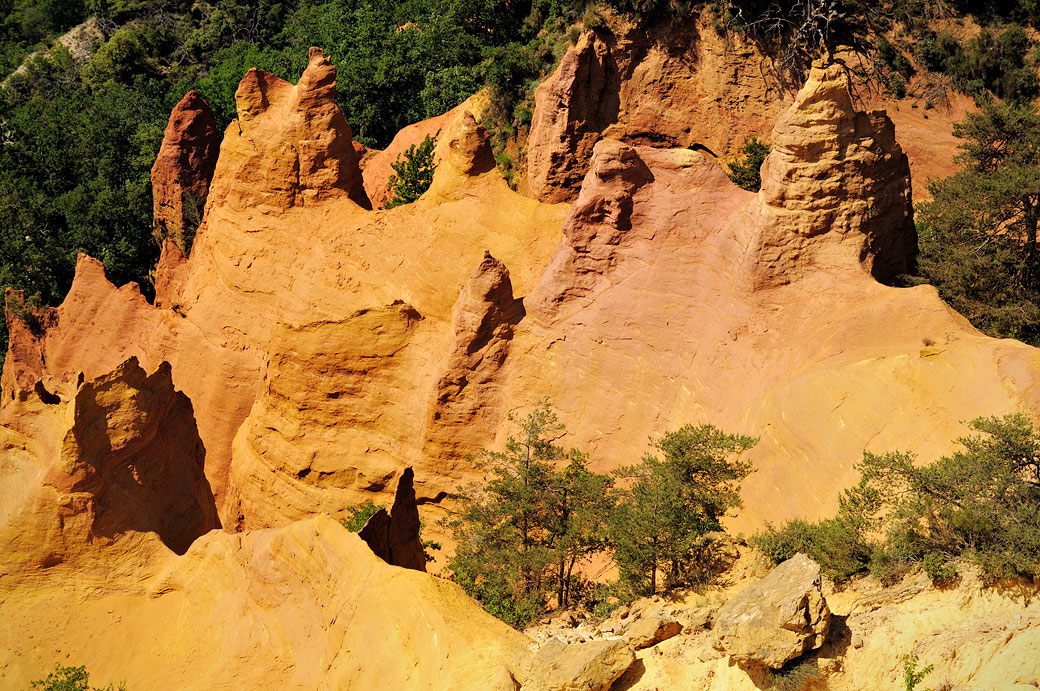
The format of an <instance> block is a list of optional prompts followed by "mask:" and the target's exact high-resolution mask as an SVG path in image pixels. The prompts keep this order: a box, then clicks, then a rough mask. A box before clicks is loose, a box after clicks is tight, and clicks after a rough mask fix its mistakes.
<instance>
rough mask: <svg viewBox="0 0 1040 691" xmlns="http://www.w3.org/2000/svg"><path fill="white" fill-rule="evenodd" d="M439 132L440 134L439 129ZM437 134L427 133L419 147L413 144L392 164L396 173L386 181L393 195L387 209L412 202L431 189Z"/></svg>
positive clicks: (387, 187) (434, 167)
mask: <svg viewBox="0 0 1040 691" xmlns="http://www.w3.org/2000/svg"><path fill="white" fill-rule="evenodd" d="M437 134H440V131H439V130H438V132H437ZM437 134H435V135H433V136H432V137H431V136H430V135H426V137H425V138H424V139H423V140H422V141H421V142H420V143H419V146H418V147H417V146H416V145H415V144H412V145H411V146H409V147H408V149H407V151H405V152H404V153H403V154H401V155H400V156H398V157H397V160H396V161H394V162H393V163H391V164H390V165H391V166H392V167H393V169H394V174H393V175H391V176H390V179H389V180H388V181H387V183H386V189H387V190H388V191H389V192H391V194H392V195H393V196H392V197H391V199H390V201H389V202H387V203H386V208H387V209H392V208H394V207H395V206H401V205H403V204H411V203H412V202H414V201H415V200H416V199H418V198H419V197H421V196H422V195H423V192H425V191H426V190H428V189H430V185H432V184H433V171H434V170H435V169H436V166H435V165H434V164H433V149H434V147H435V146H436V144H437V139H436V137H437Z"/></svg>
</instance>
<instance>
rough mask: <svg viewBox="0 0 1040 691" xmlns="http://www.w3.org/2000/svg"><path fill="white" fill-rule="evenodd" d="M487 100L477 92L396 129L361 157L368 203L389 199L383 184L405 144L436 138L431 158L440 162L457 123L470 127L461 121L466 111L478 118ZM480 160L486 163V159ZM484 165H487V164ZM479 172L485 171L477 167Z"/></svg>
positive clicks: (472, 118) (378, 205)
mask: <svg viewBox="0 0 1040 691" xmlns="http://www.w3.org/2000/svg"><path fill="white" fill-rule="evenodd" d="M488 101H489V96H488V94H487V92H486V91H480V92H477V93H476V94H473V95H472V96H470V97H469V98H468V99H466V100H465V101H464V102H463V103H460V104H459V105H457V106H455V107H454V108H452V109H451V110H449V111H448V112H447V113H444V114H443V115H438V116H437V117H433V118H430V119H429V120H423V121H422V122H417V123H415V124H414V125H409V126H408V127H405V128H404V129H403V130H401V131H400V132H398V133H397V136H395V137H394V139H393V141H392V142H390V144H389V146H387V147H386V148H385V149H383V150H382V151H379V152H376V153H375V154H373V155H372V156H370V157H369V158H368V159H367V160H366V161H365V166H364V176H365V192H366V194H367V195H368V198H369V199H370V200H371V201H372V206H373V207H374V208H376V209H381V208H383V206H385V205H386V203H387V202H388V201H390V194H389V193H388V192H387V189H386V186H387V183H388V181H389V180H390V176H391V175H393V174H394V169H393V167H392V166H391V164H392V163H395V162H396V161H397V159H398V158H399V157H400V156H401V155H402V154H404V153H405V152H406V151H407V150H408V147H410V146H418V145H419V144H420V143H421V142H422V141H423V139H425V138H426V137H427V136H429V137H433V138H434V139H436V140H437V147H436V149H435V151H434V162H435V163H437V164H440V163H441V162H442V161H443V160H444V156H445V154H446V153H447V149H448V146H449V142H450V140H451V139H452V137H453V135H455V134H456V133H457V132H458V131H459V129H460V127H462V128H471V127H472V125H467V124H464V123H463V122H462V121H463V120H464V119H465V118H467V115H468V118H469V121H470V122H475V121H476V120H479V119H480V118H481V117H482V116H483V114H484V111H485V110H486V109H487V107H488ZM488 153H489V154H490V147H488ZM482 162H483V163H487V161H482ZM490 164H491V165H494V159H493V158H492V159H491V160H490ZM488 168H489V169H490V166H488ZM480 172H487V171H485V170H481V171H480Z"/></svg>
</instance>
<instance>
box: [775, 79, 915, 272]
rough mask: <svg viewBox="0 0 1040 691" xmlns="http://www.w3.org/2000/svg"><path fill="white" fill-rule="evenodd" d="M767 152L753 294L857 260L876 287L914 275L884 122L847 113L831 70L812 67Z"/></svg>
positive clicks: (901, 173) (908, 226)
mask: <svg viewBox="0 0 1040 691" xmlns="http://www.w3.org/2000/svg"><path fill="white" fill-rule="evenodd" d="M772 143H773V150H772V152H771V153H770V154H769V156H768V157H767V158H766V162H765V163H764V164H763V166H762V194H761V199H762V215H763V219H762V221H763V225H764V228H763V231H762V237H761V239H760V241H759V248H758V253H759V269H758V283H759V285H763V286H774V285H778V284H780V283H785V282H788V281H790V280H793V279H794V278H796V277H797V276H799V275H800V274H802V273H804V272H806V271H811V270H813V267H814V265H818V266H820V267H824V266H826V265H828V264H831V265H833V264H838V263H842V264H847V263H848V260H849V259H853V260H854V259H857V258H858V259H859V260H860V261H862V262H863V263H864V264H865V265H866V266H867V268H868V269H869V270H870V272H871V273H872V274H873V276H874V277H875V278H876V279H878V280H879V281H882V282H885V281H891V280H893V279H895V278H896V277H897V276H899V275H901V274H907V273H911V272H912V271H913V270H914V267H915V266H916V259H917V232H916V231H915V229H914V225H913V206H912V204H911V201H910V168H909V164H908V163H907V158H906V156H905V155H904V154H903V152H902V150H901V149H900V148H899V144H898V143H897V142H896V139H895V129H894V127H893V126H892V121H891V120H889V119H888V116H886V115H885V114H884V113H883V112H873V113H861V112H858V111H857V110H856V109H855V107H854V106H853V104H852V97H851V95H850V94H849V82H848V77H847V75H846V73H845V71H844V69H843V67H842V66H841V65H839V64H830V65H824V63H822V62H817V63H816V64H814V65H813V68H812V71H811V72H810V74H809V79H808V81H807V82H806V84H805V86H803V87H802V90H801V91H800V92H799V93H798V97H797V98H796V99H795V102H794V105H793V106H792V107H791V108H790V109H789V110H788V111H787V112H786V113H785V114H784V116H783V117H781V118H780V120H778V121H777V123H776V126H775V127H774V128H773V136H772Z"/></svg>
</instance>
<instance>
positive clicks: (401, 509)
mask: <svg viewBox="0 0 1040 691" xmlns="http://www.w3.org/2000/svg"><path fill="white" fill-rule="evenodd" d="M414 477H415V473H413V472H412V469H411V468H405V471H404V472H403V473H402V474H401V479H399V480H398V481H397V493H396V494H395V495H394V505H393V506H392V507H391V508H390V511H389V512H388V511H387V510H386V509H379V511H377V512H376V513H375V514H373V515H372V517H371V518H369V519H368V522H367V523H365V525H364V527H363V528H362V529H361V531H360V532H359V533H358V536H359V537H360V538H361V539H362V540H364V541H365V543H366V544H367V545H368V546H369V547H371V548H372V551H373V552H375V555H376V556H377V557H379V558H380V559H382V560H383V561H385V562H386V563H387V564H393V565H394V566H400V567H402V568H405V569H415V570H416V571H425V570H426V555H425V553H424V551H423V545H422V539H421V538H420V536H419V531H420V529H421V527H422V526H421V523H420V521H419V507H418V505H416V503H415V488H414V487H413V486H412V480H413V478H414Z"/></svg>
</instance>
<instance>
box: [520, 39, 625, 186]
mask: <svg viewBox="0 0 1040 691" xmlns="http://www.w3.org/2000/svg"><path fill="white" fill-rule="evenodd" d="M619 87H620V77H619V74H618V69H617V64H616V62H615V60H614V56H613V55H612V54H611V51H610V48H609V47H608V46H607V44H606V43H605V42H604V41H603V40H602V39H600V37H599V36H597V35H596V33H595V32H592V31H586V32H585V33H583V34H582V35H581V37H580V38H579V39H578V42H577V44H576V45H574V46H572V47H571V48H570V49H568V51H567V53H566V54H565V55H564V56H563V60H562V61H561V62H560V66H559V67H558V68H556V72H554V73H553V75H552V76H551V77H549V78H548V79H546V80H545V81H544V82H542V83H541V84H539V85H538V88H537V89H536V90H535V94H534V102H535V109H534V119H533V120H532V122H531V134H530V138H529V141H528V158H527V166H528V176H527V178H528V184H529V185H530V187H531V191H532V192H533V193H534V195H535V196H536V197H537V198H539V199H541V200H542V201H546V202H562V201H568V200H570V199H573V198H574V196H575V194H576V193H577V191H578V188H579V187H580V185H581V181H582V179H583V178H584V177H585V172H586V170H587V168H586V166H587V164H588V160H589V158H590V156H591V154H592V148H593V146H594V145H595V144H596V142H597V140H599V137H600V133H601V132H602V131H603V129H604V128H606V127H607V125H609V124H610V123H612V122H614V121H615V120H616V119H617V112H618V104H619V101H618V89H619Z"/></svg>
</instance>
